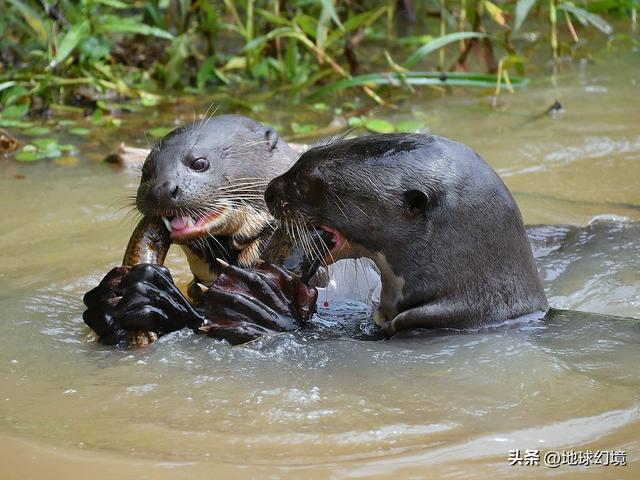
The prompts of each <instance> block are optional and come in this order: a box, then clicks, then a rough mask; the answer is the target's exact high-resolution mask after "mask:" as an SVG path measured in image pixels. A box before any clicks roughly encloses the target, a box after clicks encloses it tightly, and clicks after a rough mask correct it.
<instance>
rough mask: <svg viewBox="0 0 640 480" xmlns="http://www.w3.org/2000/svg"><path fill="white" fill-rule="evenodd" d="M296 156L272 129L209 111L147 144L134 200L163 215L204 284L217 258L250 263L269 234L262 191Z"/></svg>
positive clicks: (216, 268)
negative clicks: (197, 121)
mask: <svg viewBox="0 0 640 480" xmlns="http://www.w3.org/2000/svg"><path fill="white" fill-rule="evenodd" d="M297 158H298V154H296V153H295V152H294V151H293V150H292V149H291V148H290V147H289V145H287V143H286V142H284V141H282V140H281V139H280V137H279V136H278V134H277V133H276V131H275V130H273V129H272V128H270V127H265V126H263V125H261V124H260V123H258V122H255V121H253V120H251V119H249V118H246V117H242V116H239V115H220V116H217V117H211V118H208V119H206V120H204V121H203V122H201V123H200V124H193V125H187V126H184V127H181V128H178V129H176V130H174V131H173V132H171V133H170V134H169V135H167V136H166V137H165V138H163V139H162V140H161V141H160V142H159V143H158V144H157V145H156V146H155V147H154V148H153V149H152V150H151V152H150V153H149V156H148V157H147V159H146V161H145V162H144V165H143V167H142V178H141V180H140V187H139V188H138V193H137V195H136V206H137V208H138V210H139V211H140V212H141V213H142V214H143V215H144V216H145V217H156V218H157V217H160V218H162V219H163V221H164V223H165V224H166V226H167V228H168V229H169V231H171V241H172V242H173V243H179V244H181V245H182V247H183V249H184V252H185V254H186V256H187V260H188V261H189V266H190V268H191V272H192V273H193V275H194V278H195V280H196V281H197V282H199V283H201V284H205V285H210V284H211V283H212V282H213V280H214V279H215V277H216V275H217V273H218V272H219V271H220V269H219V266H218V263H217V262H216V260H215V259H216V258H222V259H223V260H225V261H227V262H229V263H230V264H233V265H239V266H241V267H249V266H253V265H254V264H255V261H256V260H257V259H258V257H259V255H260V252H261V251H262V249H263V248H264V246H265V245H266V242H267V241H268V239H269V237H270V235H271V233H272V232H273V225H272V218H271V216H270V215H269V213H268V211H267V209H266V206H265V204H264V198H263V194H264V189H265V187H266V185H267V183H268V182H269V180H270V179H272V178H274V177H275V176H277V175H279V174H281V173H283V172H284V171H286V170H287V169H288V168H289V167H290V166H291V165H292V164H293V163H294V162H295V161H296V159H297Z"/></svg>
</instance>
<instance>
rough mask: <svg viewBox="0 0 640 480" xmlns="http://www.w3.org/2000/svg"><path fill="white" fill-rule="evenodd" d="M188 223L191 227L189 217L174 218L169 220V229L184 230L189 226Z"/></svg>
mask: <svg viewBox="0 0 640 480" xmlns="http://www.w3.org/2000/svg"><path fill="white" fill-rule="evenodd" d="M190 221H191V222H190ZM189 223H191V224H192V225H193V220H191V218H189V217H175V218H172V219H171V228H173V229H174V230H184V229H185V228H187V227H188V226H189Z"/></svg>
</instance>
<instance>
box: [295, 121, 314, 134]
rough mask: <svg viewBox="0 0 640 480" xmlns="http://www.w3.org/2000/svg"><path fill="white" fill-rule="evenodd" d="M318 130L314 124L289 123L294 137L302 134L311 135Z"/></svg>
mask: <svg viewBox="0 0 640 480" xmlns="http://www.w3.org/2000/svg"><path fill="white" fill-rule="evenodd" d="M316 130H318V126H317V125H316V124H315V123H297V122H291V131H292V132H293V133H295V134H296V135H301V134H304V133H311V132H315V131H316Z"/></svg>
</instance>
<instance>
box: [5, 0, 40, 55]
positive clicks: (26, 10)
mask: <svg viewBox="0 0 640 480" xmlns="http://www.w3.org/2000/svg"><path fill="white" fill-rule="evenodd" d="M9 3H11V4H12V5H13V6H14V7H15V9H16V10H18V12H20V15H22V17H23V18H24V19H25V21H26V22H27V24H28V25H29V27H31V30H33V33H35V34H36V38H37V39H38V43H40V45H41V46H43V47H46V46H47V42H48V41H49V31H48V29H47V26H46V24H45V23H44V20H43V19H42V17H41V16H40V15H38V14H37V13H36V11H35V10H33V9H32V8H31V7H30V6H29V5H27V4H26V3H24V2H21V1H20V0H9Z"/></svg>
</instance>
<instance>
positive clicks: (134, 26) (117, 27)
mask: <svg viewBox="0 0 640 480" xmlns="http://www.w3.org/2000/svg"><path fill="white" fill-rule="evenodd" d="M96 30H97V31H98V32H101V33H104V32H112V33H137V34H139V35H148V36H152V37H159V38H164V39H167V40H173V38H174V36H173V35H172V34H171V33H170V32H167V31H166V30H163V29H161V28H157V27H152V26H150V25H146V24H144V23H139V22H137V21H136V20H131V19H122V20H120V21H115V20H111V21H106V22H104V23H100V24H98V25H96Z"/></svg>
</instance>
